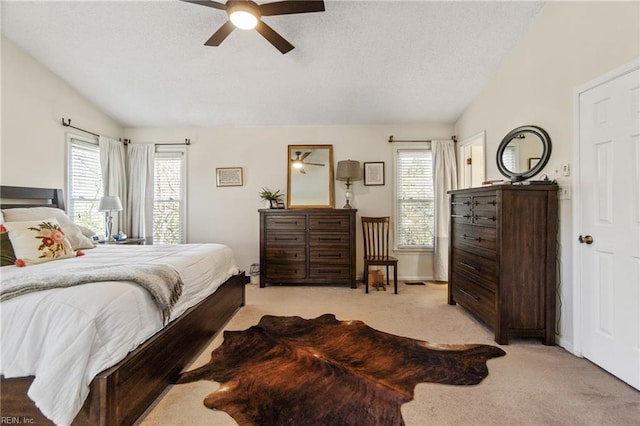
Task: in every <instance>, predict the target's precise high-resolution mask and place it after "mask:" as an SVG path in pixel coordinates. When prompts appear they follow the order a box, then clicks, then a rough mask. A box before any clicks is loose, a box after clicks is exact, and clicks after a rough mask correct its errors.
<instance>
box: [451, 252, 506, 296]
mask: <svg viewBox="0 0 640 426" xmlns="http://www.w3.org/2000/svg"><path fill="white" fill-rule="evenodd" d="M451 269H452V272H454V273H456V274H459V275H464V276H465V277H467V278H469V279H471V280H476V281H477V282H478V284H480V285H482V286H484V287H487V288H488V289H490V290H493V291H495V290H496V289H497V287H498V285H497V282H498V272H497V270H498V265H497V262H496V261H495V260H491V259H487V258H486V257H482V256H477V255H475V254H473V253H469V252H466V251H464V250H459V249H454V250H452V252H451Z"/></svg>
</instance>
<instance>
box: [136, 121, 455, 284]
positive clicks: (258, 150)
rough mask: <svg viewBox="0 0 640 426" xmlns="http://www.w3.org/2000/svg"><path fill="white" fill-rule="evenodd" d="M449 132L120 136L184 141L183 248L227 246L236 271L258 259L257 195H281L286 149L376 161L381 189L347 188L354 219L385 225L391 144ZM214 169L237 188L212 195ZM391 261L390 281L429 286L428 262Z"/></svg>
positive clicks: (442, 128)
mask: <svg viewBox="0 0 640 426" xmlns="http://www.w3.org/2000/svg"><path fill="white" fill-rule="evenodd" d="M452 131H453V125H449V124H442V125H438V124H423V125H398V126H392V125H389V126H318V127H306V126H300V127H249V128H184V129H157V128H156V129H126V130H125V137H127V138H129V139H131V140H132V142H133V143H144V142H147V143H149V142H152V143H168V142H180V141H184V139H185V138H189V139H191V145H190V146H189V148H188V160H187V161H188V168H189V175H188V189H187V191H188V198H189V201H188V207H187V209H188V213H187V217H188V224H187V226H188V231H187V238H188V241H189V242H191V243H197V242H221V243H225V244H228V245H229V246H231V247H232V248H233V249H234V251H235V253H236V256H237V260H238V263H239V264H240V267H241V268H244V269H246V270H248V269H249V266H250V265H251V263H254V262H258V261H259V259H260V256H259V252H260V250H259V249H260V234H259V218H258V209H260V208H263V205H264V204H263V202H262V201H261V200H260V198H259V197H258V191H259V190H260V188H262V187H263V186H266V187H268V188H269V189H271V190H276V189H280V190H281V191H282V192H285V193H286V190H287V145H306V144H331V145H333V157H334V167H335V163H337V162H338V161H340V160H347V159H351V160H358V161H360V162H365V161H384V162H385V174H386V179H385V185H384V186H364V185H363V184H362V181H359V182H355V183H354V184H353V185H352V187H351V188H352V192H353V194H354V196H353V201H352V204H353V206H354V207H355V208H357V209H358V215H359V216H360V215H364V216H387V215H388V216H392V217H393V183H394V179H393V163H392V160H393V154H392V147H393V145H392V144H390V143H389V142H388V139H389V136H390V135H394V137H395V138H396V139H448V138H450V137H451V135H452V134H453V133H452ZM216 167H242V168H243V175H244V185H243V186H242V187H216V183H215V169H216ZM344 191H345V187H344V185H343V184H342V182H335V206H336V207H338V208H340V207H341V206H342V205H344ZM357 231H358V234H357V244H356V246H357V259H358V269H357V273H358V276H359V275H360V274H361V273H362V236H361V231H362V230H361V225H360V222H359V221H358V224H357ZM398 256H399V266H398V275H399V276H400V277H404V278H423V279H426V278H430V277H432V275H433V272H432V263H431V256H430V255H424V254H422V255H416V254H404V255H398Z"/></svg>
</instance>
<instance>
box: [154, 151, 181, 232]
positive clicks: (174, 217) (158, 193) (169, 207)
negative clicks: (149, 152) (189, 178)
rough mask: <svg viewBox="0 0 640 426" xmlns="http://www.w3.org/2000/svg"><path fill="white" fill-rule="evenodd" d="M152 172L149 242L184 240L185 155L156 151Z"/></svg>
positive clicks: (176, 152) (179, 152)
mask: <svg viewBox="0 0 640 426" xmlns="http://www.w3.org/2000/svg"><path fill="white" fill-rule="evenodd" d="M154 168H155V170H154V181H155V183H154V185H155V188H154V200H153V242H154V244H179V243H184V242H185V240H186V236H185V234H186V232H185V231H186V187H187V185H186V151H185V150H184V149H180V148H175V147H171V148H168V147H157V148H156V156H155V167H154Z"/></svg>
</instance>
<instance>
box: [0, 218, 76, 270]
mask: <svg viewBox="0 0 640 426" xmlns="http://www.w3.org/2000/svg"><path fill="white" fill-rule="evenodd" d="M4 226H5V228H6V229H7V231H9V240H11V245H12V246H13V251H14V252H15V256H16V258H17V261H18V262H20V260H22V261H23V262H24V264H26V265H32V264H35V263H42V262H47V261H49V260H57V259H65V258H68V257H75V256H76V253H75V252H74V251H73V248H72V247H71V243H70V242H69V239H68V238H67V237H65V235H64V232H63V231H62V228H61V227H60V224H59V223H58V221H57V220H56V219H55V218H53V217H50V218H48V219H45V220H33V221H27V222H6V223H5V224H4Z"/></svg>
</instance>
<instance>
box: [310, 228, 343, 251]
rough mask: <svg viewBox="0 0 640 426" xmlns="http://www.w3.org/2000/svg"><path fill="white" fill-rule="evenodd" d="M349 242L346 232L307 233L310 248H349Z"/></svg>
mask: <svg viewBox="0 0 640 426" xmlns="http://www.w3.org/2000/svg"><path fill="white" fill-rule="evenodd" d="M350 241H351V237H350V235H349V233H348V232H317V231H316V232H309V244H310V245H311V246H312V247H349V243H350Z"/></svg>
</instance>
